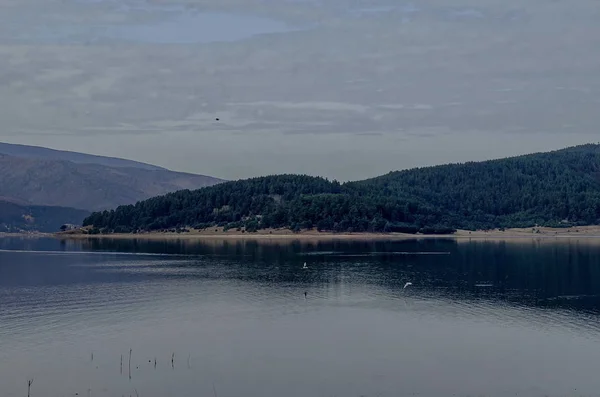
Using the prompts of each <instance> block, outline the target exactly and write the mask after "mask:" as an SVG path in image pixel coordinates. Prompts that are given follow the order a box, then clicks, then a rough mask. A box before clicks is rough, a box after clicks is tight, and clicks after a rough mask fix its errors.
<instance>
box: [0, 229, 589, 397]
mask: <svg viewBox="0 0 600 397" xmlns="http://www.w3.org/2000/svg"><path fill="white" fill-rule="evenodd" d="M0 250H1V251H0V389H1V393H0V394H1V395H2V396H3V397H4V396H25V395H27V379H34V383H33V386H32V389H31V395H32V396H34V397H35V396H75V395H79V396H123V395H125V396H129V395H133V396H136V395H139V396H156V397H159V396H161V397H162V396H214V395H218V396H219V397H223V396H251V397H252V396H256V397H259V396H260V397H269V396H286V397H294V396H303V397H305V396H357V397H358V396H410V395H419V396H451V395H461V396H514V395H519V396H546V395H548V396H598V395H600V377H599V376H598V362H599V361H600V323H599V322H598V320H599V317H598V315H599V313H600V244H598V243H596V242H594V241H592V240H579V241H576V240H569V241H559V242H553V241H533V240H526V241H519V242H507V243H503V242H483V241H479V242H459V243H457V242H454V241H445V240H435V241H434V240H428V241H409V242H377V243H373V242H349V241H343V242H320V243H316V242H310V243H300V242H281V241H280V242H271V243H269V242H264V243H258V242H254V241H217V240H215V241H206V242H202V243H200V242H191V241H154V242H144V241H136V242H132V241H110V240H107V241H89V242H88V241H79V242H59V241H56V240H50V239H49V240H44V239H39V240H34V239H11V238H5V239H0ZM304 262H307V264H308V267H309V268H308V269H306V270H303V269H302V264H303V263H304ZM409 281H410V282H412V283H413V285H412V286H410V287H408V288H406V289H403V286H404V284H405V283H406V282H409ZM305 292H306V297H305ZM130 349H131V352H132V353H131V357H132V358H131V367H130V366H129V352H130ZM121 356H122V357H123V364H122V367H121ZM155 360H156V366H155Z"/></svg>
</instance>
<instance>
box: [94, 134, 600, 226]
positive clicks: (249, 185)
mask: <svg viewBox="0 0 600 397" xmlns="http://www.w3.org/2000/svg"><path fill="white" fill-rule="evenodd" d="M598 223H600V145H596V144H588V145H582V146H576V147H571V148H567V149H563V150H558V151H553V152H548V153H536V154H530V155H525V156H518V157H511V158H505V159H500V160H490V161H484V162H469V163H464V164H450V165H442V166H435V167H425V168H416V169H411V170H406V171H396V172H390V173H389V174H386V175H382V176H379V177H376V178H373V179H368V180H364V181H357V182H347V183H339V182H336V181H329V180H327V179H324V178H319V177H310V176H305V175H273V176H266V177H261V178H253V179H247V180H240V181H234V182H226V183H222V184H219V185H216V186H212V187H207V188H202V189H199V190H195V191H189V190H184V191H179V192H175V193H171V194H167V195H165V196H160V197H155V198H152V199H149V200H145V201H141V202H138V203H137V204H135V205H127V206H121V207H118V208H117V209H116V210H112V211H104V212H96V213H93V214H91V215H90V216H89V217H88V218H86V219H85V221H84V226H89V227H91V230H92V232H93V233H113V232H115V233H116V232H118V233H130V232H140V231H159V230H173V229H176V230H180V229H184V228H196V229H205V228H208V227H215V226H221V227H224V228H225V229H231V228H235V229H237V230H243V231H246V232H255V231H258V230H260V229H266V228H289V229H292V230H294V231H300V230H303V229H318V230H320V231H332V232H340V233H347V232H378V233H380V232H404V233H423V234H446V233H452V232H454V231H455V230H456V229H468V230H480V229H492V228H510V227H532V226H535V225H539V226H553V227H566V226H574V225H578V226H579V225H589V224H598Z"/></svg>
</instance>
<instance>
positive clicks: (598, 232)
mask: <svg viewBox="0 0 600 397" xmlns="http://www.w3.org/2000/svg"><path fill="white" fill-rule="evenodd" d="M53 236H55V237H58V238H64V239H89V238H92V239H146V240H148V239H151V240H161V239H186V240H188V239H199V240H202V239H246V240H266V239H268V240H414V239H434V238H450V239H460V240H464V239H495V240H503V239H506V240H509V239H532V238H534V239H552V238H561V239H563V238H600V226H584V227H576V228H565V229H553V228H544V227H540V228H527V229H506V230H488V231H484V230H479V231H468V230H458V231H457V232H456V233H455V234H442V235H439V234H438V235H423V234H404V233H328V232H318V231H316V230H309V231H303V232H300V233H293V232H292V231H290V230H287V229H274V230H261V231H259V232H257V233H241V232H239V231H235V230H229V231H223V230H222V229H219V228H217V229H211V230H210V231H207V230H203V231H197V230H192V231H190V232H187V233H163V232H157V233H138V234H128V233H116V234H106V235H98V234H97V235H89V234H83V233H77V232H67V233H56V234H54V235H53Z"/></svg>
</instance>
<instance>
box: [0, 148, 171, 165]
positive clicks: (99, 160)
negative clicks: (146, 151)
mask: <svg viewBox="0 0 600 397" xmlns="http://www.w3.org/2000/svg"><path fill="white" fill-rule="evenodd" d="M0 154H5V155H8V156H12V157H20V158H27V159H38V160H62V161H70V162H72V163H76V164H98V165H104V166H107V167H118V168H123V167H127V168H140V169H145V170H162V171H167V169H166V168H162V167H158V166H155V165H152V164H146V163H141V162H138V161H133V160H125V159H120V158H116V157H106V156H97V155H93V154H85V153H78V152H71V151H66V150H55V149H49V148H45V147H41V146H28V145H19V144H12V143H3V142H0Z"/></svg>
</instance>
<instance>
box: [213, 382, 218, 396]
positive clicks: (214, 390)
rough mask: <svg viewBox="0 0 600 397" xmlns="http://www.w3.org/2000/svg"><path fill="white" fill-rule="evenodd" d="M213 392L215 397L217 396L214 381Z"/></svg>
mask: <svg viewBox="0 0 600 397" xmlns="http://www.w3.org/2000/svg"><path fill="white" fill-rule="evenodd" d="M213 394H214V395H215V397H219V396H218V395H217V388H216V387H215V382H213Z"/></svg>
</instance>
